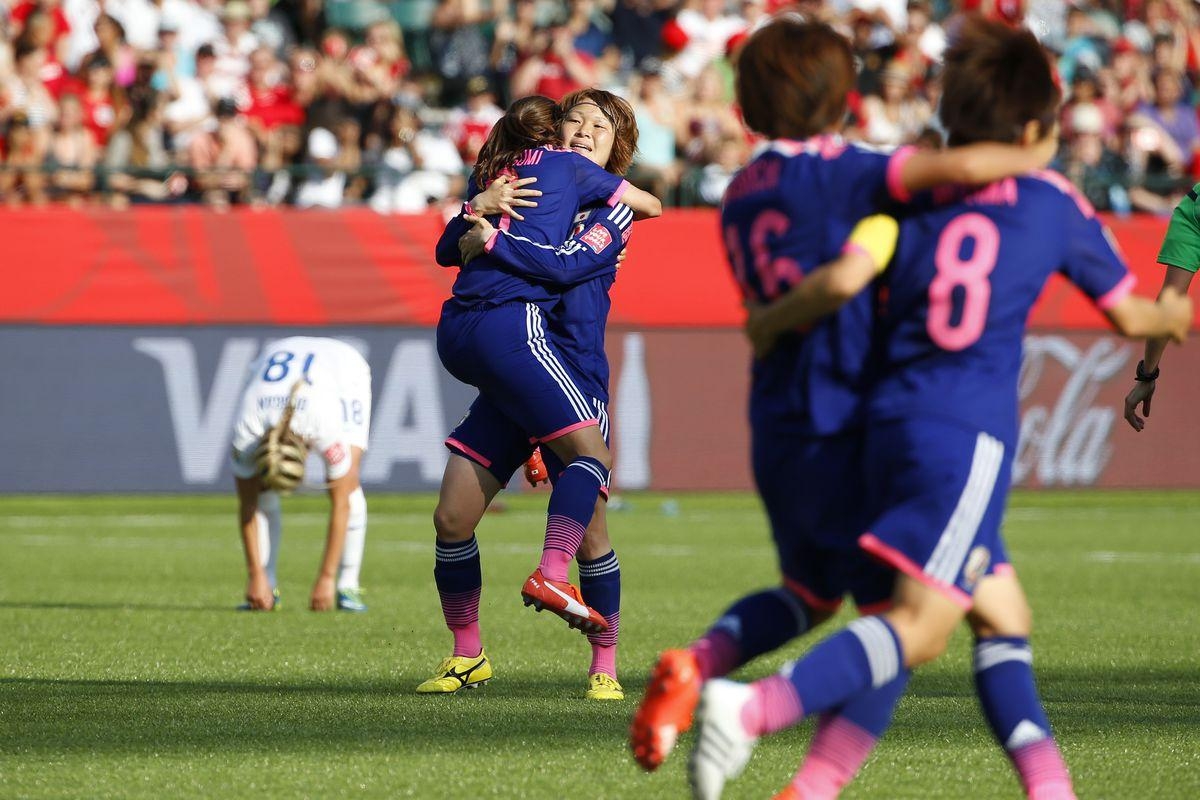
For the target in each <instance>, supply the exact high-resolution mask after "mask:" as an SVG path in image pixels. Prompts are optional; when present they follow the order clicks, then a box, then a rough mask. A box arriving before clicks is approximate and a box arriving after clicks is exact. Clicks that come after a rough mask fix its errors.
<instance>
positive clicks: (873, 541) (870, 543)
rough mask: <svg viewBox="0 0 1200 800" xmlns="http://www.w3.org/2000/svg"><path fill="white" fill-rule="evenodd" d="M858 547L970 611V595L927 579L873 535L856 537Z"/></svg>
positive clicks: (906, 559)
mask: <svg viewBox="0 0 1200 800" xmlns="http://www.w3.org/2000/svg"><path fill="white" fill-rule="evenodd" d="M858 546H859V547H861V548H862V549H863V550H866V551H867V552H868V553H870V554H871V555H872V556H874V557H875V558H877V559H879V560H880V561H882V562H884V563H885V564H887V565H889V566H891V567H893V568H894V569H896V570H898V571H900V572H903V573H904V574H905V575H907V576H908V577H910V578H912V579H914V580H918V581H920V582H921V583H923V584H925V585H926V586H928V587H929V588H930V589H933V590H935V591H937V592H938V593H939V594H942V595H945V596H946V597H947V598H948V599H949V600H950V601H951V602H953V603H954V604H955V605H957V606H958V607H959V608H961V609H962V610H963V611H970V610H971V606H972V605H973V601H972V600H971V595H969V594H967V593H966V592H964V591H963V590H962V589H959V588H958V587H957V586H949V585H947V584H944V583H942V582H941V581H937V580H934V579H933V578H931V577H929V576H928V575H926V574H925V570H923V569H921V568H920V567H919V566H917V564H916V563H915V562H914V561H913V560H912V559H910V558H909V557H908V556H906V555H904V553H901V552H900V551H899V550H897V549H895V548H894V547H891V546H889V545H887V544H884V542H883V541H882V540H880V539H879V538H878V537H877V536H876V535H875V534H873V533H864V534H863V535H862V536H860V537H858Z"/></svg>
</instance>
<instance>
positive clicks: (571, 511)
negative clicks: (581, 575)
mask: <svg viewBox="0 0 1200 800" xmlns="http://www.w3.org/2000/svg"><path fill="white" fill-rule="evenodd" d="M605 486H608V470H607V469H606V468H605V467H604V465H603V464H601V463H600V462H599V461H597V460H596V459H594V458H591V457H589V456H580V457H579V458H577V459H575V460H574V461H572V462H571V463H570V464H568V465H567V468H566V469H564V470H563V472H562V475H560V476H559V477H558V481H557V482H556V483H555V484H554V491H553V493H551V495H550V503H549V505H548V507H547V508H546V539H545V542H544V543H543V545H542V561H541V563H540V564H539V565H538V568H539V569H541V571H542V577H543V578H545V579H546V580H549V581H565V580H566V579H567V568H568V566H570V563H571V559H572V558H574V557H575V553H576V551H578V550H579V543H580V542H582V541H583V534H584V532H585V531H587V526H588V523H589V522H591V521H592V513H593V512H594V511H595V510H596V499H597V498H598V497H600V490H601V488H603V487H605Z"/></svg>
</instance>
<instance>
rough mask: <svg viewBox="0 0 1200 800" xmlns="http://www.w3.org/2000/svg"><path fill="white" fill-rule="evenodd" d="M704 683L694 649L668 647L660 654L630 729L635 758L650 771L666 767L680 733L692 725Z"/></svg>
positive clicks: (630, 742)
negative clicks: (672, 648) (693, 653)
mask: <svg viewBox="0 0 1200 800" xmlns="http://www.w3.org/2000/svg"><path fill="white" fill-rule="evenodd" d="M700 684H701V680H700V668H699V666H698V665H697V664H696V657H695V656H694V655H692V653H691V652H690V651H688V650H667V651H665V652H664V653H663V654H662V655H661V656H659V657H658V663H657V664H655V665H654V671H653V672H651V673H650V683H648V684H647V685H646V696H645V697H644V698H642V704H641V705H640V706H638V710H637V713H635V714H634V715H633V725H631V726H630V728H629V746H630V747H631V748H632V749H633V758H634V760H635V761H637V763H638V764H640V765H641V766H642V768H643V769H645V770H646V771H647V772H653V771H654V770H656V769H658V768H659V767H660V766H662V763H663V761H665V760H666V759H667V756H668V755H669V754H670V752H671V750H672V749H673V748H674V747H675V741H676V739H678V738H679V734H681V733H683V732H684V731H686V730H687V729H688V728H690V727H692V715H693V712H695V710H696V704H697V703H699V702H700Z"/></svg>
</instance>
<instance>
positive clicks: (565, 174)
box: [439, 147, 629, 306]
mask: <svg viewBox="0 0 1200 800" xmlns="http://www.w3.org/2000/svg"><path fill="white" fill-rule="evenodd" d="M513 171H514V172H515V173H516V174H517V176H518V177H520V178H534V177H536V178H537V183H536V184H534V188H537V189H538V190H540V191H541V192H542V196H541V197H540V198H539V199H538V205H537V207H536V208H524V209H522V210H521V212H522V215H523V216H524V217H525V219H524V220H515V219H512V218H510V217H507V216H504V217H499V218H497V219H495V220H493V224H495V225H496V226H497V227H498V228H500V229H501V230H503V231H504V232H505V233H506V234H508V235H510V236H514V237H518V238H521V239H525V240H527V241H531V242H542V243H546V242H551V243H557V242H565V241H566V240H567V238H568V237H569V236H570V235H571V228H572V226H573V224H574V221H575V214H576V212H578V211H579V209H580V208H582V207H585V206H590V205H598V204H603V205H609V206H615V205H616V204H617V203H618V202H620V199H621V196H622V195H623V194H624V192H625V189H626V188H627V187H628V185H629V184H628V183H626V181H625V179H624V178H622V177H621V176H619V175H613V174H612V173H610V172H606V171H604V170H603V169H601V168H600V167H598V166H596V165H595V164H594V163H592V162H591V161H589V160H588V159H586V158H584V157H583V156H581V155H579V154H578V153H575V152H573V151H570V150H557V149H554V148H550V147H539V148H536V149H533V150H526V151H525V153H524V154H523V155H522V156H521V157H519V158H518V159H517V161H516V162H515V163H514V164H513ZM441 249H442V248H441V247H440V246H439V252H440V251H441ZM453 292H454V299H455V301H457V302H458V303H459V304H460V305H464V306H473V305H477V304H479V303H484V302H486V303H492V304H495V305H499V304H501V303H510V302H514V301H528V302H534V303H539V304H543V303H550V302H553V301H555V300H557V293H556V292H555V291H554V290H553V288H552V287H551V286H549V285H548V284H545V283H539V282H536V281H533V280H530V279H528V278H526V277H524V276H522V275H516V274H514V273H513V272H512V271H511V270H507V269H505V267H504V265H503V264H502V263H500V262H499V261H498V260H497V259H495V258H492V257H491V256H490V255H489V254H488V253H484V254H483V255H481V256H480V257H478V258H476V259H473V260H472V261H471V263H470V264H468V265H466V266H465V267H463V268H462V269H461V270H460V271H459V273H458V278H457V279H456V280H455V281H454V287H453Z"/></svg>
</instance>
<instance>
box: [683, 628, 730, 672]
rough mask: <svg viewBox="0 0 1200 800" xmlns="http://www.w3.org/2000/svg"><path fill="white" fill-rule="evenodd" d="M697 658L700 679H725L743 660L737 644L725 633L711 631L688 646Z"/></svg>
mask: <svg viewBox="0 0 1200 800" xmlns="http://www.w3.org/2000/svg"><path fill="white" fill-rule="evenodd" d="M688 650H690V651H691V653H692V655H694V656H695V657H696V666H697V667H699V669H700V679H701V680H704V681H706V680H708V679H709V678H723V677H724V676H726V675H728V674H729V673H731V672H733V670H734V669H735V668H736V667H737V665H738V663H739V659H740V658H741V654H740V651H739V650H738V646H737V642H736V641H734V638H733V637H732V636H730V635H729V634H728V633H726V632H725V631H720V630H716V631H709V632H708V633H706V634H704V636H702V637H700V638H699V639H697V640H696V641H694V642H692V643H691V644H690V645H689V646H688Z"/></svg>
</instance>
